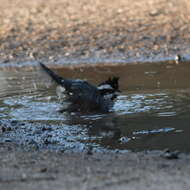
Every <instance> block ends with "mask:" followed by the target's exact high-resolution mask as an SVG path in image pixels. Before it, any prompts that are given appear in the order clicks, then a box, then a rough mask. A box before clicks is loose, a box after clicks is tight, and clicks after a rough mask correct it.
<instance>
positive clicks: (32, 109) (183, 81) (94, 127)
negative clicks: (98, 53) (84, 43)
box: [0, 63, 190, 152]
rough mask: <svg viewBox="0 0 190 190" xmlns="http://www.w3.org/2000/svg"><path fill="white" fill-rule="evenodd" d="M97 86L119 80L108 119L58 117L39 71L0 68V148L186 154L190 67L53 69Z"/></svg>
mask: <svg viewBox="0 0 190 190" xmlns="http://www.w3.org/2000/svg"><path fill="white" fill-rule="evenodd" d="M54 69H55V70H56V71H57V72H58V73H59V74H60V75H62V76H65V77H68V78H81V79H86V80H88V81H90V82H91V83H94V84H98V83H99V82H101V81H103V80H105V79H107V78H108V77H109V76H114V75H116V76H120V89H121V90H122V93H121V95H120V96H119V97H118V98H117V100H116V102H115V105H114V107H113V109H112V111H111V112H110V113H108V114H79V113H71V114H70V113H66V112H65V113H60V112H58V110H59V109H60V108H61V107H62V104H61V103H60V102H59V100H58V99H57V96H56V93H55V89H56V85H55V84H54V83H53V82H52V81H51V79H49V78H48V77H47V75H45V74H44V73H42V72H41V70H40V68H39V67H38V66H30V67H18V68H16V67H15V68H14V67H10V68H9V67H7V68H0V81H1V83H0V105H1V106H0V119H1V121H0V122H1V125H0V126H1V128H2V131H1V132H0V142H15V143H18V144H20V145H23V146H25V147H28V148H30V147H33V148H37V149H38V148H48V149H53V150H60V151H91V150H92V151H96V152H104V151H121V152H123V151H124V152H125V151H129V150H132V151H142V150H163V149H166V148H169V149H171V150H180V151H185V152H189V151H190V142H189V134H190V127H189V126H190V124H189V123H190V83H189V80H188V78H189V76H190V65H189V64H188V63H184V64H178V65H175V64H163V63H154V64H150V63H149V64H136V65H135V64H133V65H132V64H126V65H124V64H119V65H115V66H114V65H112V66H105V65H104V66H75V67H74V66H70V67H63V66H61V65H56V66H55V65H54Z"/></svg>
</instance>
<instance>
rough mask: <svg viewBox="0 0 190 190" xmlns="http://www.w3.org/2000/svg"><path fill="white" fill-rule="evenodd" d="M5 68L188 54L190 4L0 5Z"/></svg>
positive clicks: (0, 56) (161, 0)
mask: <svg viewBox="0 0 190 190" xmlns="http://www.w3.org/2000/svg"><path fill="white" fill-rule="evenodd" d="M0 2H1V3H0V9H1V13H0V25H1V30H0V60H1V62H10V61H18V62H20V61H26V60H35V59H43V60H46V61H48V60H49V61H51V62H55V61H56V60H59V59H61V58H64V59H66V60H71V59H75V60H76V59H77V60H79V59H87V60H88V59H89V58H90V59H93V60H95V61H98V60H101V59H108V58H109V59H110V58H112V59H114V60H118V59H119V60H120V59H124V60H126V59H129V60H133V59H139V58H149V57H151V58H156V57H165V56H173V55H175V54H189V50H190V49H189V42H190V41H189V39H190V38H189V37H190V36H189V34H190V31H189V30H190V29H189V28H190V27H189V22H188V20H189V19H190V17H189V15H190V14H189V6H190V3H189V1H187V0H181V1H175V0H170V1H167V0H156V1H155V0H148V1H143V0H141V1H137V2H136V1H135V2H134V1H132V0H127V1H126V0H119V1H114V2H113V1H109V0H103V1H100V0H98V1H95V2H94V1H87V0H82V1H80V2H78V1H77V0H75V1H72V2H70V1H67V0H56V1H54V0H47V1H45V2H44V1H43V0H34V1H30V2H28V1H24V0H17V1H11V0H8V1H3V0H0Z"/></svg>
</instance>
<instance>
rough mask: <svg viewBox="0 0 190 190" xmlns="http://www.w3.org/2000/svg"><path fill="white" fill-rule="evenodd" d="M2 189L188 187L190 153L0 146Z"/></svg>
mask: <svg viewBox="0 0 190 190" xmlns="http://www.w3.org/2000/svg"><path fill="white" fill-rule="evenodd" d="M0 162H1V164H0V170H1V172H0V188H1V189H7V190H9V189H15V190H16V189H26V188H27V189H39V188H40V189H42V190H43V189H46V190H47V189H52V188H53V189H126V188H127V189H174V190H175V189H176V190H178V189H189V186H190V182H189V177H190V167H189V164H190V157H189V156H187V155H183V154H181V155H180V158H179V159H174V160H168V159H166V158H164V157H162V156H161V153H160V152H152V153H145V152H144V153H143V152H142V153H137V154H134V153H127V154H93V155H88V154H78V153H77V154H75V153H70V154H67V153H60V152H59V153H56V152H48V151H42V152H40V153H39V152H38V151H37V152H36V151H30V152H27V151H24V150H22V149H20V148H17V147H16V146H15V145H11V144H8V143H6V144H2V143H1V148H0Z"/></svg>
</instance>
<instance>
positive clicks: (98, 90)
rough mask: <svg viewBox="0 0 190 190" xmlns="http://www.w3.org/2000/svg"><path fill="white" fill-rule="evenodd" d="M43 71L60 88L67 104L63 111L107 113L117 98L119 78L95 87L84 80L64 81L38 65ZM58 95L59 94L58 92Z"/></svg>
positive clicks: (45, 67)
mask: <svg viewBox="0 0 190 190" xmlns="http://www.w3.org/2000/svg"><path fill="white" fill-rule="evenodd" d="M39 64H40V65H41V67H42V68H43V70H44V71H45V72H46V73H47V74H48V75H49V76H50V77H51V78H52V79H53V81H55V82H56V83H57V84H58V85H59V86H60V87H61V89H62V90H61V93H62V94H63V95H64V97H66V101H67V102H69V103H70V104H69V107H68V108H67V109H63V110H61V111H62V112H64V111H70V112H74V111H80V112H104V113H105V112H109V111H110V109H111V108H112V107H113V105H114V101H115V99H116V97H117V96H118V94H119V92H120V90H119V83H118V81H119V77H112V78H109V79H108V80H106V81H104V82H102V83H100V84H99V85H97V86H95V85H93V84H90V83H89V82H87V81H86V80H80V79H66V78H64V77H62V76H59V75H58V74H56V73H55V72H54V71H52V70H51V69H49V68H48V67H47V66H46V65H44V64H43V63H39ZM59 93H60V92H59Z"/></svg>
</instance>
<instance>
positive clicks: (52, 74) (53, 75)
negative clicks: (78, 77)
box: [39, 62, 65, 85]
mask: <svg viewBox="0 0 190 190" xmlns="http://www.w3.org/2000/svg"><path fill="white" fill-rule="evenodd" d="M39 64H40V66H41V67H42V68H43V69H44V71H46V73H48V75H49V76H50V77H51V78H52V79H53V80H54V81H55V82H56V83H57V84H60V85H63V83H64V82H63V81H64V80H65V79H64V78H63V77H60V76H59V75H57V74H56V73H55V72H53V71H52V70H50V69H49V68H48V67H46V66H45V65H44V64H43V63H41V62H39Z"/></svg>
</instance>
